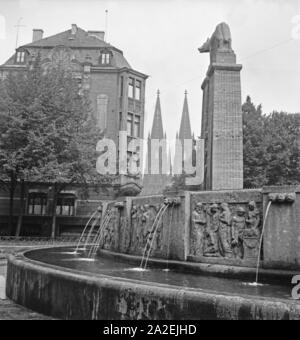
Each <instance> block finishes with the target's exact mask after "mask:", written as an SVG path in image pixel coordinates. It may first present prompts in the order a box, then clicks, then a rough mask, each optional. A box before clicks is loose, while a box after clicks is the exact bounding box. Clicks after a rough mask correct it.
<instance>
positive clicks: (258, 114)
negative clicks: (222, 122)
mask: <svg viewBox="0 0 300 340" xmlns="http://www.w3.org/2000/svg"><path fill="white" fill-rule="evenodd" d="M243 132H244V187H246V188H251V187H262V186H264V185H284V184H286V185H289V184H299V183H300V147H299V145H300V114H288V113H285V112H275V111H274V112H273V113H271V114H270V115H264V114H262V109H261V105H259V106H258V107H256V106H255V105H254V104H253V103H252V101H251V99H250V97H247V100H246V103H245V104H244V105H243Z"/></svg>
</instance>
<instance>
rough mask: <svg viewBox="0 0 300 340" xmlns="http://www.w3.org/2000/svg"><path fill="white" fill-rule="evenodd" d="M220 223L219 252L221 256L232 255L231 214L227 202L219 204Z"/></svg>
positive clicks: (229, 256)
mask: <svg viewBox="0 0 300 340" xmlns="http://www.w3.org/2000/svg"><path fill="white" fill-rule="evenodd" d="M220 210H221V212H220V217H219V220H220V224H219V252H220V254H221V255H222V256H223V257H228V258H231V257H232V249H231V239H232V235H231V223H232V216H231V212H230V210H229V206H228V204H227V203H222V204H221V206H220Z"/></svg>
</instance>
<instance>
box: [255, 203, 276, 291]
mask: <svg viewBox="0 0 300 340" xmlns="http://www.w3.org/2000/svg"><path fill="white" fill-rule="evenodd" d="M271 205H272V201H269V203H268V206H267V209H266V215H265V218H264V222H263V227H262V231H261V235H260V240H259V248H258V255H257V265H256V277H255V283H253V286H258V285H259V283H258V275H259V265H260V257H261V250H262V243H263V237H264V232H265V228H266V222H267V218H268V215H269V211H270V208H271Z"/></svg>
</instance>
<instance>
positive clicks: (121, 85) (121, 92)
mask: <svg viewBox="0 0 300 340" xmlns="http://www.w3.org/2000/svg"><path fill="white" fill-rule="evenodd" d="M123 87H124V77H123V76H122V77H121V81H120V97H123Z"/></svg>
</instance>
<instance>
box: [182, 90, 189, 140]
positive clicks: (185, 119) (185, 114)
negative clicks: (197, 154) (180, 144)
mask: <svg viewBox="0 0 300 340" xmlns="http://www.w3.org/2000/svg"><path fill="white" fill-rule="evenodd" d="M179 139H181V140H183V139H192V129H191V121H190V114H189V106H188V100H187V92H186V91H185V97H184V103H183V110H182V116H181V123H180V129H179Z"/></svg>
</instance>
